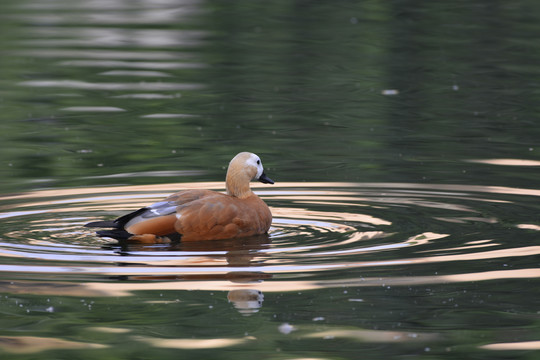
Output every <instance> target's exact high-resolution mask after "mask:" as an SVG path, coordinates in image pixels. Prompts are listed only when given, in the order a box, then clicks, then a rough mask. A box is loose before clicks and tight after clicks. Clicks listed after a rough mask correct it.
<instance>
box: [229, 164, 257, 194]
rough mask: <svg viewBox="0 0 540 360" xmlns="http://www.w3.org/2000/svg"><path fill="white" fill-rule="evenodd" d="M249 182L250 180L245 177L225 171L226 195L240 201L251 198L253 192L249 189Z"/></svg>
mask: <svg viewBox="0 0 540 360" xmlns="http://www.w3.org/2000/svg"><path fill="white" fill-rule="evenodd" d="M249 181H250V179H249V178H248V177H247V176H246V175H244V174H242V173H239V172H234V171H231V169H229V171H227V179H226V188H227V195H230V196H234V197H237V198H240V199H245V198H247V197H249V196H251V194H253V192H252V191H251V189H250V187H249Z"/></svg>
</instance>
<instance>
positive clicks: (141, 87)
mask: <svg viewBox="0 0 540 360" xmlns="http://www.w3.org/2000/svg"><path fill="white" fill-rule="evenodd" d="M18 85H21V86H29V87H36V88H68V89H84V90H107V91H115V90H130V91H149V90H153V91H157V90H162V91H170V90H200V89H203V88H204V87H205V86H204V85H203V84H188V83H173V82H146V81H145V82H133V83H119V82H117V83H112V82H108V83H96V82H88V81H82V80H29V81H22V82H20V83H19V84H18Z"/></svg>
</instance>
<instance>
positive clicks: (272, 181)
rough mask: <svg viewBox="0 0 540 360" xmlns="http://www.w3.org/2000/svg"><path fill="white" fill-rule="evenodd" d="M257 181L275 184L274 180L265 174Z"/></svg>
mask: <svg viewBox="0 0 540 360" xmlns="http://www.w3.org/2000/svg"><path fill="white" fill-rule="evenodd" d="M257 180H259V181H260V182H262V183H263V184H273V183H274V180H272V179H270V178H269V177H268V176H266V174H265V173H264V172H263V173H262V174H261V176H259V178H258V179H257Z"/></svg>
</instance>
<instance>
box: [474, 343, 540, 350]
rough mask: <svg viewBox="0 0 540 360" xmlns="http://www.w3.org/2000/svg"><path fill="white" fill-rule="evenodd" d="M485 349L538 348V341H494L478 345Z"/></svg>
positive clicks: (539, 346) (539, 347)
mask: <svg viewBox="0 0 540 360" xmlns="http://www.w3.org/2000/svg"><path fill="white" fill-rule="evenodd" d="M480 349H486V350H514V351H515V350H540V341H521V342H508V343H494V344H487V345H482V346H480Z"/></svg>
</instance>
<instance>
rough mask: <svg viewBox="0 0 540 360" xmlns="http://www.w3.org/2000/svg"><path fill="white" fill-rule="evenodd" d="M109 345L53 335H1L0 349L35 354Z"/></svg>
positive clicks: (102, 347)
mask: <svg viewBox="0 0 540 360" xmlns="http://www.w3.org/2000/svg"><path fill="white" fill-rule="evenodd" d="M108 347H109V346H108V345H103V344H93V343H84V342H75V341H68V340H63V339H57V338H51V337H37V336H0V349H2V350H3V351H6V352H9V353H12V354H33V353H38V352H42V351H47V350H53V349H71V350H85V349H86V350H90V349H105V348H108Z"/></svg>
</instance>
